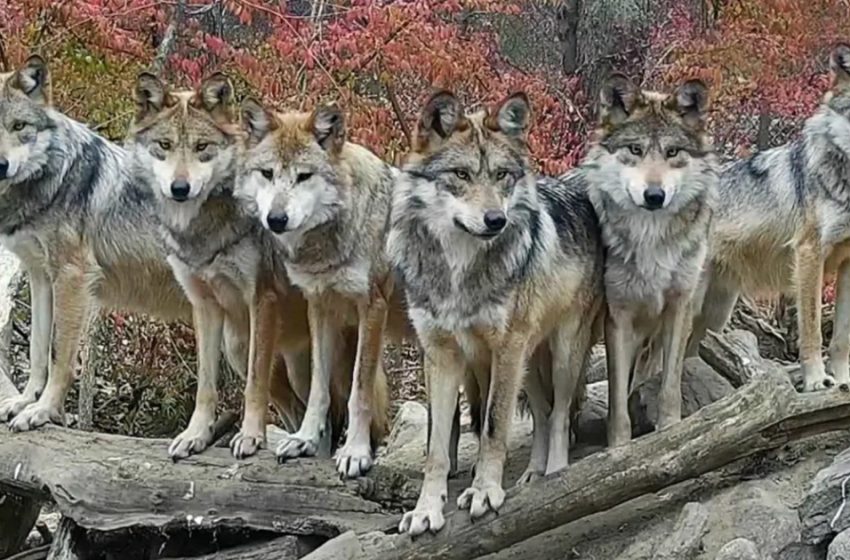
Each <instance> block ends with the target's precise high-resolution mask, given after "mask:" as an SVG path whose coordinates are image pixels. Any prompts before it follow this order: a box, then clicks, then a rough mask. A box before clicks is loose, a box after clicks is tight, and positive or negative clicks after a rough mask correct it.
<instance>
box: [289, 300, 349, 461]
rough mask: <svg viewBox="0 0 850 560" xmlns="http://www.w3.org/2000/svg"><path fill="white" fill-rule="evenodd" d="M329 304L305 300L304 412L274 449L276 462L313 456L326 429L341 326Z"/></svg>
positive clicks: (340, 343) (340, 338)
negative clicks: (308, 361)
mask: <svg viewBox="0 0 850 560" xmlns="http://www.w3.org/2000/svg"><path fill="white" fill-rule="evenodd" d="M332 307H333V303H327V302H324V301H323V300H322V299H321V298H320V297H312V298H310V300H309V301H308V304H307V317H308V320H309V324H310V344H311V357H312V362H313V363H312V373H311V376H310V394H309V396H308V398H307V411H306V412H305V413H304V420H303V421H302V422H301V427H300V428H299V429H298V431H297V432H296V433H294V434H290V435H288V436H285V437H283V438H281V441H280V443H279V444H278V446H277V449H276V451H275V453H276V455H277V458H278V460H279V461H285V460H287V459H293V458H295V457H312V456H314V455H316V453H317V452H318V450H319V445H320V443H321V441H322V440H323V439H324V438H325V437H327V431H328V430H329V429H330V426H329V422H328V409H329V408H330V403H331V395H330V382H331V369H332V367H333V364H335V363H336V360H335V353H336V352H338V351H339V348H340V347H341V346H342V344H343V340H342V337H341V336H340V335H341V334H342V329H341V328H340V326H339V320H338V319H337V318H336V317H335V313H336V312H335V310H334V309H333V308H332Z"/></svg>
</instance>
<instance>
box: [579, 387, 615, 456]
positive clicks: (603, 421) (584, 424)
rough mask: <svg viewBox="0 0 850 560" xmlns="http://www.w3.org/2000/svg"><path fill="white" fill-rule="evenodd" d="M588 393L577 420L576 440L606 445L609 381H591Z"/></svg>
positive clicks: (589, 443) (582, 442)
mask: <svg viewBox="0 0 850 560" xmlns="http://www.w3.org/2000/svg"><path fill="white" fill-rule="evenodd" d="M586 394H587V398H586V400H585V402H584V406H582V407H581V411H579V415H578V419H577V421H576V423H577V424H578V425H577V426H576V428H575V433H576V442H577V443H581V444H587V445H605V444H606V442H607V440H608V435H607V425H608V382H607V381H598V382H596V383H590V384H589V385H588V386H587V393H586Z"/></svg>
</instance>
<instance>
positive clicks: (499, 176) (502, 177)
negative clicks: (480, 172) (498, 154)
mask: <svg viewBox="0 0 850 560" xmlns="http://www.w3.org/2000/svg"><path fill="white" fill-rule="evenodd" d="M507 176H508V171H507V170H506V169H500V170H499V171H497V172H496V180H497V181H504V180H505V178H507Z"/></svg>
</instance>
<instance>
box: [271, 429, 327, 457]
mask: <svg viewBox="0 0 850 560" xmlns="http://www.w3.org/2000/svg"><path fill="white" fill-rule="evenodd" d="M318 449H319V438H311V437H303V436H301V435H299V434H291V435H286V436H284V437H282V438H281V439H280V443H279V444H277V449H276V450H275V455H277V460H278V462H279V463H283V462H284V461H286V460H287V459H295V458H297V457H313V456H315V455H316V452H317V451H318Z"/></svg>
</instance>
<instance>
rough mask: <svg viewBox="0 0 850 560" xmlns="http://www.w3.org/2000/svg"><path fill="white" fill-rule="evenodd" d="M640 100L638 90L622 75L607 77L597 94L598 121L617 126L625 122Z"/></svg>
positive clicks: (617, 73)
mask: <svg viewBox="0 0 850 560" xmlns="http://www.w3.org/2000/svg"><path fill="white" fill-rule="evenodd" d="M639 100H640V90H639V89H638V87H637V86H636V85H635V84H634V82H632V81H631V80H630V79H628V78H627V77H626V76H624V75H623V74H620V73H619V72H615V73H613V74H611V75H610V76H608V79H606V80H605V83H604V84H602V89H601V90H600V92H599V120H600V121H601V122H603V123H606V124H618V123H621V122H623V121H624V120H626V119H627V118H628V117H629V115H630V114H631V113H632V111H634V109H635V107H636V106H637V103H638V101H639Z"/></svg>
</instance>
